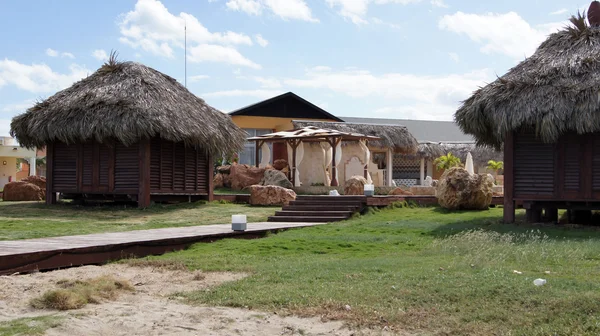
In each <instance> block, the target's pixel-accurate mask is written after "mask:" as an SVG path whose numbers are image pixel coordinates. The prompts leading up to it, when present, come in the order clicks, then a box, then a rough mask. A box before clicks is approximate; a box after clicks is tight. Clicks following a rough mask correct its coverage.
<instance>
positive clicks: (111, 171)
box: [108, 142, 115, 192]
mask: <svg viewBox="0 0 600 336" xmlns="http://www.w3.org/2000/svg"><path fill="white" fill-rule="evenodd" d="M114 190H115V144H114V142H109V143H108V191H109V192H113V191H114Z"/></svg>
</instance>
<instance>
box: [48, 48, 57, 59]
mask: <svg viewBox="0 0 600 336" xmlns="http://www.w3.org/2000/svg"><path fill="white" fill-rule="evenodd" d="M46 55H48V56H50V57H57V56H58V51H56V50H54V49H51V48H48V49H46Z"/></svg>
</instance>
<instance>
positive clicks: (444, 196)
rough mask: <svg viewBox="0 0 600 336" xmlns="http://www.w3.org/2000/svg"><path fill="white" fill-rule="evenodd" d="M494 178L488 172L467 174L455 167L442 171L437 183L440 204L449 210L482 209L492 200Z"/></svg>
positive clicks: (465, 171)
mask: <svg viewBox="0 0 600 336" xmlns="http://www.w3.org/2000/svg"><path fill="white" fill-rule="evenodd" d="M493 187H494V179H493V178H490V176H489V175H488V174H473V175H471V174H469V173H468V172H467V170H466V169H464V168H460V167H455V168H450V169H448V170H446V172H444V174H443V175H442V177H441V178H440V180H439V183H438V185H437V189H436V190H437V199H438V202H439V204H440V206H442V207H444V208H446V209H450V210H459V209H460V210H484V209H487V208H488V207H489V206H490V203H491V202H492V195H493Z"/></svg>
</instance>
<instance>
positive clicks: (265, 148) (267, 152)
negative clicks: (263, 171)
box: [259, 142, 271, 168]
mask: <svg viewBox="0 0 600 336" xmlns="http://www.w3.org/2000/svg"><path fill="white" fill-rule="evenodd" d="M260 149H261V151H262V158H261V160H260V166H259V167H261V168H265V167H266V166H267V165H268V164H269V162H271V149H270V148H269V144H268V143H266V142H263V143H262V146H261V147H260Z"/></svg>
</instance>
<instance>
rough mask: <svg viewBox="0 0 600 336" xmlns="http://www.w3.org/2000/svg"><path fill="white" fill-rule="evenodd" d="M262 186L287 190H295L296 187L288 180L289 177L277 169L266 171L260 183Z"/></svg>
mask: <svg viewBox="0 0 600 336" xmlns="http://www.w3.org/2000/svg"><path fill="white" fill-rule="evenodd" d="M260 185H274V186H280V187H284V188H286V189H293V188H294V185H293V184H292V182H290V180H288V179H287V176H285V174H284V173H282V172H280V171H279V170H275V169H271V170H266V171H265V174H264V176H263V179H262V180H261V181H260Z"/></svg>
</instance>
